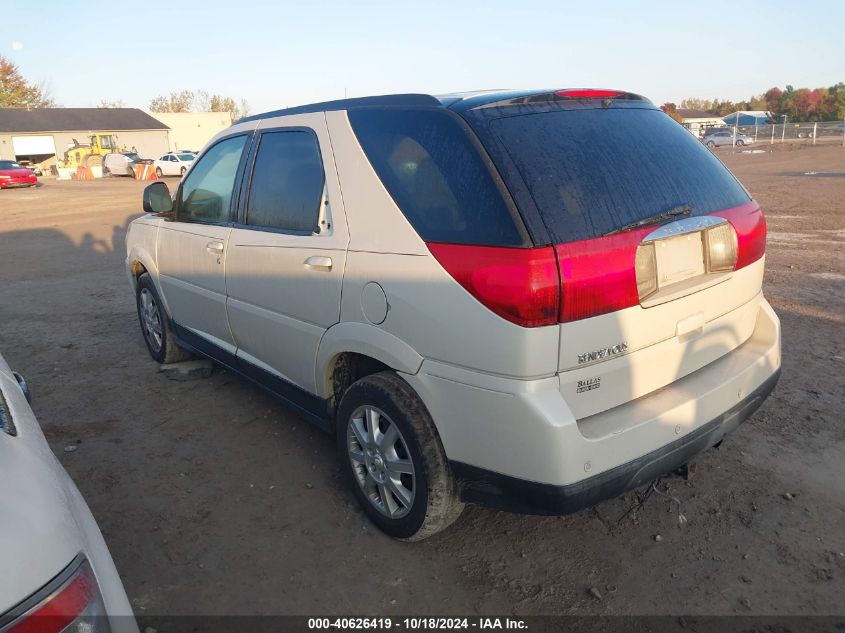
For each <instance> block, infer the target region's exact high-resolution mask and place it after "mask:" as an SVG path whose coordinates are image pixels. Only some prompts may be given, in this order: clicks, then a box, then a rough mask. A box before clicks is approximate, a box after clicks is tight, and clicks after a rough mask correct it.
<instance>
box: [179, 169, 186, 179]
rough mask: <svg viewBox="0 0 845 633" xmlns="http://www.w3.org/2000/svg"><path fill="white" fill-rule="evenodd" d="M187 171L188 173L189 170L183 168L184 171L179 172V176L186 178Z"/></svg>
mask: <svg viewBox="0 0 845 633" xmlns="http://www.w3.org/2000/svg"><path fill="white" fill-rule="evenodd" d="M186 171H188V170H187V169H185V168H184V167H183V168H182V169H180V170H179V175H180V176H182V177H183V178H184V177H185V172H186Z"/></svg>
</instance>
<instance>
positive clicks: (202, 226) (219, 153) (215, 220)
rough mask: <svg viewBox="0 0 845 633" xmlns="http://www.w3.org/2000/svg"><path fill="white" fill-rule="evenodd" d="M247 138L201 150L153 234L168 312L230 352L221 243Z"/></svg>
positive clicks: (232, 348) (226, 235) (228, 224)
mask: <svg viewBox="0 0 845 633" xmlns="http://www.w3.org/2000/svg"><path fill="white" fill-rule="evenodd" d="M249 139H250V135H249V134H239V135H235V136H231V137H228V138H225V139H222V140H220V141H218V142H217V143H215V144H214V145H213V146H211V147H210V148H209V149H208V150H206V152H205V153H204V154H203V157H202V159H201V160H200V161H199V162H198V163H197V165H196V169H194V170H193V171H192V172H191V174H190V175H189V176H188V177H187V178H185V180H184V181H183V182H182V184H181V186H180V187H179V189H178V191H177V194H176V200H175V221H172V222H171V221H167V222H162V223H161V226H160V229H159V233H158V260H157V261H158V268H159V283H160V286H161V291H162V293H163V294H164V299H165V301H166V302H167V307H168V309H169V311H170V316H171V317H172V318H173V320H174V321H176V323H177V324H178V325H180V326H182V327H184V328H187V329H188V330H190V331H191V332H193V333H194V334H196V335H199V336H201V337H202V338H203V339H205V340H206V341H208V342H210V343H212V344H214V345H216V346H218V347H220V348H222V349H224V350H226V351H228V352H230V353H234V351H235V344H234V340H233V338H232V333H231V330H230V329H229V321H228V317H227V315H226V279H225V274H224V271H225V264H226V256H227V255H226V246H227V244H228V241H229V234H230V233H231V230H232V228H231V220H232V213H233V209H234V198H235V196H234V195H233V194H234V190H235V184H236V182H238V175H239V170H240V169H242V166H243V165H242V162H243V155H244V152H245V150H246V148H247V145H248V142H249Z"/></svg>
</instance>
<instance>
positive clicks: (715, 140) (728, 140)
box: [702, 130, 754, 149]
mask: <svg viewBox="0 0 845 633" xmlns="http://www.w3.org/2000/svg"><path fill="white" fill-rule="evenodd" d="M733 140H734V131H733V130H723V131H720V132H714V133H713V134H708V135H707V136H705V137H704V140H703V141H702V142H703V143H704V144H705V145H706V146H707V147H709V148H711V149H712V148H714V147H722V146H723V145H733ZM752 143H754V138H753V137H751V136H748V135H747V134H743V133H741V132H737V133H736V146H737V147H743V146H744V145H751V144H752Z"/></svg>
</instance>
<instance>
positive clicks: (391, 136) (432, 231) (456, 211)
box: [348, 110, 523, 246]
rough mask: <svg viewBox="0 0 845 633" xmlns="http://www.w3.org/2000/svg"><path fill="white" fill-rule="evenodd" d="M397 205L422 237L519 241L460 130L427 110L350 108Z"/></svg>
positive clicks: (486, 172)
mask: <svg viewBox="0 0 845 633" xmlns="http://www.w3.org/2000/svg"><path fill="white" fill-rule="evenodd" d="M348 116H349V121H350V122H351V123H352V128H353V130H354V131H355V135H356V136H357V137H358V141H359V142H360V143H361V147H362V148H363V149H364V152H365V153H366V155H367V158H368V159H369V161H370V164H372V166H373V168H374V169H375V171H376V173H377V174H378V176H379V178H380V179H381V181H382V183H384V186H385V187H386V188H387V190H388V192H389V193H390V195H391V196H392V198H393V200H394V201H395V202H396V205H397V206H398V207H399V209H401V211H402V213H404V214H405V217H406V218H407V219H408V221H409V222H410V223H411V225H412V226H413V227H414V229H416V231H417V233H419V235H420V237H422V238H423V239H424V240H426V241H428V242H448V243H451V244H486V245H496V246H511V245H514V246H519V245H521V244H522V243H523V238H522V235H521V234H520V232H519V230H518V228H517V225H516V223H515V219H514V217H512V215H511V211H510V210H509V208H508V206H507V205H506V203H505V200H504V198H503V197H502V194H501V193H500V191H499V189H498V188H497V186H496V184H495V182H494V180H493V178H492V176H491V173H490V171H489V170H488V168H487V167H486V166H485V164H484V162H483V160H482V158H481V156H480V154H479V152H478V150H477V149H476V148H475V147H474V145H473V144H472V142H471V141H470V139H469V137H468V136H467V134H466V132H465V131H464V130H463V129H462V128H461V126H460V125H459V124H458V123H457V122H456V121H455V120H454V119H453V118H452V117H450V116H448V115H447V114H445V113H442V112H440V111H430V110H419V111H412V110H350V111H349V115H348Z"/></svg>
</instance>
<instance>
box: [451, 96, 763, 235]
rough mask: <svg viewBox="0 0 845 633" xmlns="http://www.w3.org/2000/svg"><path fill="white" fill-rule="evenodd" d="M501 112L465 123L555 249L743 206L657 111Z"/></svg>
mask: <svg viewBox="0 0 845 633" xmlns="http://www.w3.org/2000/svg"><path fill="white" fill-rule="evenodd" d="M508 109H509V108H495V109H493V108H491V110H494V112H490V111H488V112H483V111H482V112H479V113H477V114H475V113H473V112H472V111H470V112H468V113H467V116H468V118H469V119H470V122H471V123H472V124H473V127H475V128H476V130H477V132H478V134H479V136H480V137H481V139H482V141H483V142H484V144H485V145H486V146H487V147H488V149H489V150H490V153H491V155H492V156H493V160H494V162H497V163H498V162H499V161H500V160H502V159H509V160H510V161H512V164H513V166H514V167H515V168H516V172H518V176H517V175H516V174H515V173H514V172H513V170H512V169H502V170H501V171H502V173H503V174H508V173H510V174H511V176H510V177H511V178H513V177H517V178H518V177H521V178H522V180H523V181H524V183H525V186H527V188H528V191H529V192H530V195H531V197H532V198H533V201H534V204H535V205H536V207H537V209H538V211H539V213H540V215H541V217H542V220H543V223H544V224H545V226H546V228H547V229H548V231H549V233H550V235H549V237H550V238H551V240H552V241H553V242H555V243H566V242H573V241H577V240H583V239H589V238H593V237H598V236H601V235H605V234H607V233H609V232H611V231H613V230H615V229H618V228H619V227H621V226H624V225H627V224H631V223H634V222H637V221H638V220H641V219H644V218H647V217H650V216H653V215H655V214H658V213H663V212H666V211H670V210H672V209H676V208H678V207H685V206H689V207H691V209H692V213H691V215H694V216H696V215H705V214H708V213H712V212H714V211H719V210H722V209H727V208H731V207H735V206H738V205H740V204H743V203H745V202H748V201H749V200H750V198H749V196H748V194H747V193H746V191H745V189H743V187H742V185H740V184H739V182H738V181H737V180H736V178H734V177H733V175H732V174H731V173H730V172H729V171H728V169H727V168H726V167H725V166H724V165H722V163H721V162H720V161H719V160H718V159H717V158H716V157H715V156H713V154H712V153H711V152H710V150H708V149H707V148H706V147H705V146H704V145H703V144H702V143H701V142H700V141H699V140H698V139H696V138H695V137H694V136H693V135H692V134H690V133H689V132H688V131H687V130H685V129H684V128H683V127H681V126H680V125H678V124H677V123H675V122H674V121H673V120H672V119H671V118H669V117H668V116H667V115H666V114H664V113H663V112H661V111H660V110H657V109H652V108H648V109H645V108H631V107H610V108H595V109H592V108H591V109H584V108H574V109H566V108H554V107H551V108H549V107H548V106H547V107H543V108H541V109H539V111H537V112H536V113H532V112H531V111H530V110H528V112H526V108H524V107H523V108H522V109H520V111H519V113H518V114H517V115H516V116H499V115H500V114H507V110H508ZM507 180H508V178H507V177H506V181H507ZM508 184H509V185H510V184H514V187H513V188H512V190H519V189H523V190H524V188H525V187H524V186H519V185H520V184H521V183H508ZM517 203H518V204H519V200H517Z"/></svg>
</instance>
